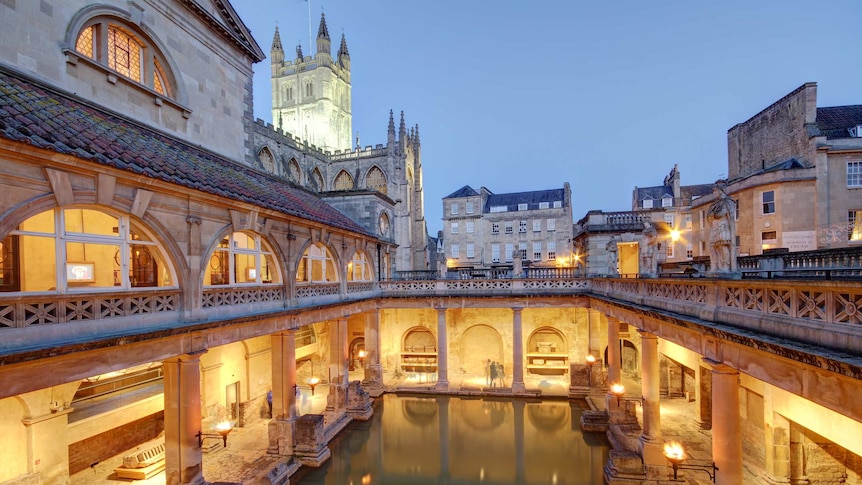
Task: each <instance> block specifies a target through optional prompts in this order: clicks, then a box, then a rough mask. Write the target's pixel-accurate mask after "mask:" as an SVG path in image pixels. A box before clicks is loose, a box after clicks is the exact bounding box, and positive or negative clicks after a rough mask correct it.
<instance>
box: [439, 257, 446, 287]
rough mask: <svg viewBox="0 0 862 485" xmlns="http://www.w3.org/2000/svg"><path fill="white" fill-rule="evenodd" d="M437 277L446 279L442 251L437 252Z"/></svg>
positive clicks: (444, 258)
mask: <svg viewBox="0 0 862 485" xmlns="http://www.w3.org/2000/svg"><path fill="white" fill-rule="evenodd" d="M437 277H438V278H439V279H441V280H445V279H446V256H445V255H444V254H442V253H437Z"/></svg>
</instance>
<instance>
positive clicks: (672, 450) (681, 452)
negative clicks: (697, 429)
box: [664, 441, 685, 464]
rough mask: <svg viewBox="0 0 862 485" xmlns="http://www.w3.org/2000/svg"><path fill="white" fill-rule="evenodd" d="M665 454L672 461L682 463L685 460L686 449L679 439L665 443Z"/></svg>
mask: <svg viewBox="0 0 862 485" xmlns="http://www.w3.org/2000/svg"><path fill="white" fill-rule="evenodd" d="M664 456H665V458H667V459H668V460H670V462H671V463H676V464H679V463H682V461H683V460H685V449H684V448H683V447H682V444H680V443H679V442H677V441H670V442H668V443H665V445H664Z"/></svg>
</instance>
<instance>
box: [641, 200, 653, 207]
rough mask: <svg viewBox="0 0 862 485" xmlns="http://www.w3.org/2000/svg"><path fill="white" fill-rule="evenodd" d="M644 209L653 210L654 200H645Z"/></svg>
mask: <svg viewBox="0 0 862 485" xmlns="http://www.w3.org/2000/svg"><path fill="white" fill-rule="evenodd" d="M643 207H644V209H652V199H644V200H643Z"/></svg>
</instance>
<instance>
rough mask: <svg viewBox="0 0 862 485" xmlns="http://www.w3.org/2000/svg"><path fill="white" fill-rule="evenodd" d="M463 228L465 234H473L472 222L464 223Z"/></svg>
mask: <svg viewBox="0 0 862 485" xmlns="http://www.w3.org/2000/svg"><path fill="white" fill-rule="evenodd" d="M464 226H465V230H466V231H467V234H473V229H474V224H473V221H467V222H465V223H464Z"/></svg>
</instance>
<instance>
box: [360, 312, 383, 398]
mask: <svg viewBox="0 0 862 485" xmlns="http://www.w3.org/2000/svg"><path fill="white" fill-rule="evenodd" d="M365 354H366V355H365V369H364V371H363V372H364V374H363V379H362V387H364V388H365V389H366V390H367V391H368V393H369V394H370V395H371V396H374V397H377V396H379V395H380V394H382V393H383V367H382V366H381V365H380V310H371V311H369V312H366V313H365Z"/></svg>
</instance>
